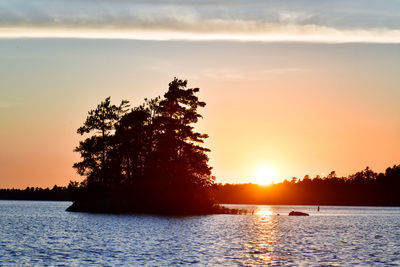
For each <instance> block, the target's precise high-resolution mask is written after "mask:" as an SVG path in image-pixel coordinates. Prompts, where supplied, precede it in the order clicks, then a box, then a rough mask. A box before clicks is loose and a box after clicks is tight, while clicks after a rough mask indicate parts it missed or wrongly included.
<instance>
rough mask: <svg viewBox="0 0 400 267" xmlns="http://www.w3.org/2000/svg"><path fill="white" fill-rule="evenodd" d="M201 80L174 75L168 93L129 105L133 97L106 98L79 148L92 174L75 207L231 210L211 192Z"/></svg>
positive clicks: (80, 167)
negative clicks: (200, 128) (197, 83)
mask: <svg viewBox="0 0 400 267" xmlns="http://www.w3.org/2000/svg"><path fill="white" fill-rule="evenodd" d="M197 92H199V88H187V81H186V80H180V79H177V78H175V79H174V80H173V81H172V82H170V83H169V88H168V91H167V92H166V93H165V94H164V97H163V98H161V97H157V98H155V99H152V100H147V99H145V102H144V103H143V104H142V105H140V106H138V107H135V108H132V109H131V110H130V111H128V110H127V108H128V101H125V100H123V101H122V102H121V104H120V105H119V106H115V105H111V103H110V98H109V97H108V98H106V99H105V101H103V102H101V103H100V104H99V105H98V106H97V108H96V109H95V110H91V111H89V115H88V117H87V119H86V121H85V123H84V125H83V126H82V127H80V128H79V129H78V133H79V134H81V135H82V134H85V133H89V134H90V133H91V134H92V135H91V136H89V137H88V138H87V139H85V140H84V141H81V142H80V144H79V146H78V147H77V148H76V149H75V151H76V152H79V153H80V154H81V158H82V161H81V162H78V163H76V164H74V167H75V168H76V169H77V171H78V173H79V174H80V175H83V176H86V179H85V187H86V189H85V190H84V191H83V192H84V193H83V194H81V196H80V198H79V199H77V200H76V201H75V202H74V204H73V205H72V206H71V207H70V208H69V210H72V211H73V210H77V211H80V210H82V211H101V212H125V211H126V212H155V213H169V214H171V213H176V214H204V213H216V212H227V210H226V209H224V208H222V207H220V206H218V205H216V204H215V203H214V201H213V199H212V198H211V196H210V194H209V192H210V189H211V188H212V187H213V186H214V180H215V178H214V177H213V176H212V175H211V167H210V166H209V165H208V156H207V154H206V153H207V152H209V151H210V150H209V149H208V148H205V147H203V146H202V143H203V142H204V139H205V138H207V137H208V136H207V135H206V134H201V133H198V132H196V131H195V130H194V126H193V125H194V124H195V123H197V121H198V119H199V118H202V116H201V115H200V114H199V113H198V108H201V107H204V106H205V105H206V103H205V102H202V101H199V99H198V97H197V96H196V93H197Z"/></svg>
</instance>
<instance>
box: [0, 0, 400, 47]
mask: <svg viewBox="0 0 400 267" xmlns="http://www.w3.org/2000/svg"><path fill="white" fill-rule="evenodd" d="M332 2H333V3H332ZM350 2H351V3H349V1H344V0H337V1H323V0H321V1H318V2H315V1H311V0H298V1H289V0H281V1H272V0H214V1H211V0H204V1H194V0H185V1H183V0H136V1H134V0H112V1H111V0H107V1H106V0H96V1H95V0H0V38H104V39H140V40H230V41H269V42H270V41H299V42H372V43H400V15H399V14H400V4H399V2H398V1H395V0H387V1H381V2H379V1H378V2H377V1H370V0H354V1H350Z"/></svg>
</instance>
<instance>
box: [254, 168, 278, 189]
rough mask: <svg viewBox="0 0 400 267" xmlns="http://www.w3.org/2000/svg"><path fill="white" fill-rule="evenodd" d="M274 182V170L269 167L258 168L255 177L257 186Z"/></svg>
mask: <svg viewBox="0 0 400 267" xmlns="http://www.w3.org/2000/svg"><path fill="white" fill-rule="evenodd" d="M275 180H276V172H275V169H274V168H272V167H271V166H262V167H260V168H259V169H258V170H257V172H256V175H255V183H257V184H259V185H269V184H272V183H273V182H274V181H275Z"/></svg>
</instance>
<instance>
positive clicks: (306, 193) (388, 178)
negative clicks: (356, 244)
mask: <svg viewBox="0 0 400 267" xmlns="http://www.w3.org/2000/svg"><path fill="white" fill-rule="evenodd" d="M399 188H400V165H394V166H393V167H389V168H387V169H386V171H385V172H383V173H376V172H374V171H372V170H371V169H370V168H365V169H364V170H362V171H359V172H356V173H355V174H352V175H349V176H347V177H337V176H336V173H335V172H331V173H330V174H329V175H327V176H326V177H319V176H316V177H314V178H310V177H309V176H308V175H306V176H305V177H304V178H303V179H297V178H294V179H293V178H292V179H291V180H290V181H288V180H285V181H284V182H281V183H277V184H273V185H269V186H261V185H257V184H215V185H214V186H213V189H212V190H211V193H210V194H211V197H212V198H213V199H214V201H215V202H216V203H221V204H266V205H343V206H349V205H353V206H400V194H399ZM86 190H87V189H86V186H85V183H78V182H74V181H70V183H69V185H68V186H56V185H55V186H54V187H53V188H52V189H49V188H44V189H43V188H38V187H36V188H34V187H27V188H26V189H24V190H21V189H0V199H13V200H74V199H77V198H78V197H80V196H81V194H83V193H84V194H86Z"/></svg>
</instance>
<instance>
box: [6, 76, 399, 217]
mask: <svg viewBox="0 0 400 267" xmlns="http://www.w3.org/2000/svg"><path fill="white" fill-rule="evenodd" d="M198 92H199V88H187V81H186V80H180V79H177V78H175V79H174V80H173V81H171V82H170V83H169V85H168V90H167V92H166V93H165V94H164V95H163V97H156V98H154V99H145V100H144V103H143V104H142V105H140V106H137V107H134V108H131V107H130V105H129V102H128V101H126V100H123V101H121V103H120V104H119V105H113V104H111V99H110V97H108V98H106V99H105V100H104V101H102V102H101V103H100V104H99V105H98V106H97V107H96V108H95V109H93V110H90V111H89V112H88V116H87V118H86V120H85V122H84V123H83V125H82V126H81V127H79V128H78V129H77V133H78V134H80V135H82V136H85V139H84V140H82V141H80V142H79V145H78V146H77V147H76V148H75V150H74V151H75V152H78V153H79V154H80V155H81V161H80V162H77V163H75V164H74V166H73V167H74V168H75V169H76V170H77V172H78V173H79V174H80V175H82V176H83V177H84V180H83V181H82V182H80V183H78V182H75V181H70V183H69V185H68V186H67V187H62V186H61V187H60V186H54V187H53V188H52V189H49V188H46V189H42V188H33V187H27V188H26V189H25V190H19V189H0V199H37V200H73V201H74V202H73V204H72V206H70V207H69V208H68V209H67V210H69V211H87V212H115V213H121V212H140V213H158V214H180V215H186V214H187V215H189V214H212V213H240V212H242V211H241V210H234V209H228V208H224V207H223V206H220V205H219V204H218V203H225V204H288V205H299V204H303V205H372V206H400V194H399V188H400V165H394V166H393V167H389V168H387V169H386V171H385V172H384V173H375V172H374V171H372V170H371V169H370V168H368V167H366V168H365V169H364V170H362V171H359V172H357V173H355V174H352V175H349V176H348V177H338V176H337V175H336V173H335V172H334V171H333V172H331V173H330V174H329V175H327V176H326V177H320V176H316V177H314V178H310V177H309V176H308V175H306V176H305V177H304V178H303V179H297V178H295V177H294V178H292V179H291V180H290V181H288V180H285V181H284V182H282V183H277V184H273V185H270V186H260V185H255V184H216V183H215V177H213V176H212V174H211V167H210V166H209V165H208V156H207V152H210V150H209V149H208V148H205V147H204V146H202V144H203V142H204V139H206V138H207V137H208V136H207V134H202V133H198V132H196V131H195V130H194V125H195V124H196V123H197V122H198V120H199V119H200V118H202V116H201V115H200V114H199V112H198V109H199V108H202V107H204V106H205V105H206V103H205V102H202V101H200V100H199V99H198V97H197V96H196V94H197V93H198Z"/></svg>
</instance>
